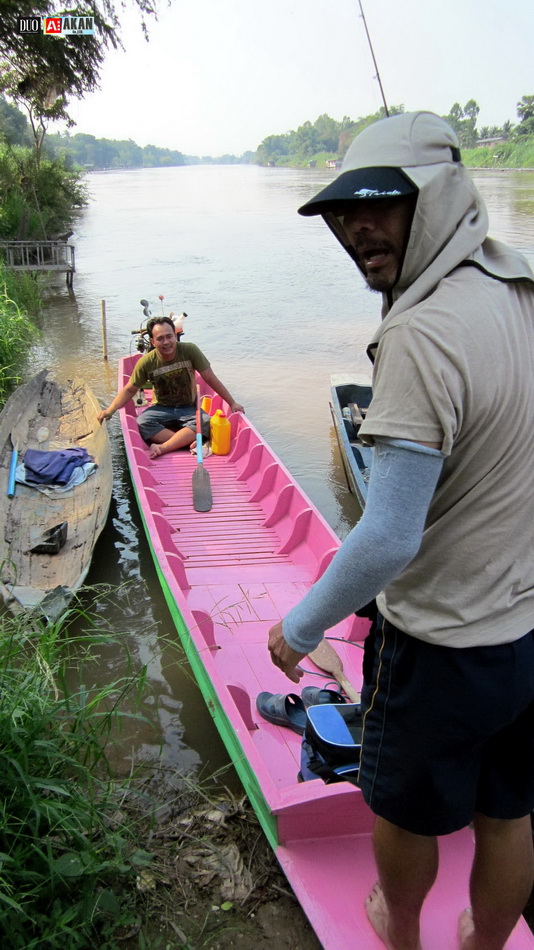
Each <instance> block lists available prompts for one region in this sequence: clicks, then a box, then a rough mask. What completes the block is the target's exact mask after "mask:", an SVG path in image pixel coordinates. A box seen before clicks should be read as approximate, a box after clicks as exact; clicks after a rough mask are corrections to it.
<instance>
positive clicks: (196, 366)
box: [130, 343, 210, 408]
mask: <svg viewBox="0 0 534 950" xmlns="http://www.w3.org/2000/svg"><path fill="white" fill-rule="evenodd" d="M209 365H210V363H209V360H208V359H206V357H205V356H204V354H203V352H202V350H199V348H198V346H196V345H195V344H194V343H177V344H176V355H175V357H174V359H173V360H170V361H169V362H168V363H167V362H165V361H164V360H162V359H161V358H160V357H159V356H158V352H157V350H151V351H150V353H145V355H144V356H142V357H141V359H140V360H138V362H137V363H136V365H135V368H134V371H133V373H132V375H131V377H130V382H131V383H132V384H133V385H134V386H138V387H139V389H143V388H144V387H145V386H146V385H147V383H149V384H150V385H151V386H152V387H153V390H154V397H153V400H152V403H153V404H154V403H156V402H157V403H159V404H160V405H161V406H172V407H174V408H176V407H179V406H190V405H192V404H193V403H195V401H196V388H195V370H197V371H198V372H199V373H202V372H203V371H204V370H205V369H208V367H209Z"/></svg>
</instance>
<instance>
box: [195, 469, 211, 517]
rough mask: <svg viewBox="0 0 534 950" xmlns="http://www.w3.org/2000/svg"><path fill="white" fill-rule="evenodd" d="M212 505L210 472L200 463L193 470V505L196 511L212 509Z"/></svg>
mask: <svg viewBox="0 0 534 950" xmlns="http://www.w3.org/2000/svg"><path fill="white" fill-rule="evenodd" d="M212 505H213V498H212V495H211V481H210V476H209V472H208V471H206V469H205V468H204V466H203V465H202V463H199V464H198V465H197V467H196V468H195V471H194V472H193V507H194V509H195V511H211V506H212Z"/></svg>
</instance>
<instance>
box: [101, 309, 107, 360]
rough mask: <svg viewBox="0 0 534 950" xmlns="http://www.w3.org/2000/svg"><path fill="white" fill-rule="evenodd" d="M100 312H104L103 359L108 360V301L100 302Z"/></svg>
mask: <svg viewBox="0 0 534 950" xmlns="http://www.w3.org/2000/svg"><path fill="white" fill-rule="evenodd" d="M100 310H101V312H102V359H104V360H107V358H108V341H107V335H106V301H105V300H101V301H100Z"/></svg>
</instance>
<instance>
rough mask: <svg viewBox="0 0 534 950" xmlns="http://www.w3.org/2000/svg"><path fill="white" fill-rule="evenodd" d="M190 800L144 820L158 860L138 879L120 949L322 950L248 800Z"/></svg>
mask: <svg viewBox="0 0 534 950" xmlns="http://www.w3.org/2000/svg"><path fill="white" fill-rule="evenodd" d="M189 797H190V798H192V799H193V804H190V805H189V807H186V808H185V809H183V808H182V805H183V802H182V803H181V804H180V806H179V807H178V808H177V809H176V811H173V809H172V808H171V809H169V808H168V806H165V807H164V808H162V809H160V812H159V815H158V817H157V820H156V823H155V824H154V825H153V826H152V821H151V820H150V819H149V818H148V817H147V818H142V819H139V816H137V817H136V821H137V823H138V830H139V834H138V836H137V840H138V844H139V846H140V847H141V848H143V850H145V851H147V852H148V853H149V854H150V855H151V856H152V861H151V863H150V864H149V865H148V867H147V868H146V869H144V870H142V871H140V873H139V875H138V877H137V893H136V895H135V913H134V915H133V916H134V917H135V920H134V922H133V923H131V922H129V923H128V924H126V925H125V926H124V927H122V928H120V929H119V930H116V931H115V934H114V936H115V939H116V940H117V941H118V942H119V943H120V946H123V947H125V948H126V950H139V947H146V948H151V950H152V948H158V950H160V948H161V950H200V948H205V950H230V948H232V950H233V948H236V950H286V948H287V950H321V944H320V943H319V941H318V940H317V937H316V936H315V934H314V932H313V930H312V928H311V927H310V925H309V923H308V921H307V919H306V917H305V915H304V913H303V912H302V910H301V908H300V905H299V904H298V902H297V899H296V898H295V896H294V895H293V893H292V891H291V889H290V887H289V885H288V883H287V880H286V878H285V876H284V875H283V873H282V871H281V870H280V868H279V865H278V862H277V861H276V858H275V856H274V854H273V852H272V850H271V848H270V847H269V845H268V843H267V839H266V838H265V835H264V834H263V831H262V830H261V828H260V826H259V824H258V822H257V819H256V817H255V815H254V813H253V811H252V809H251V806H250V805H249V803H248V800H247V799H245V798H243V799H236V798H235V797H233V796H232V795H231V794H230V793H228V794H225V795H224V796H219V797H218V798H216V799H215V798H214V799H211V798H204V799H203V798H202V796H201V795H199V793H198V790H196V791H195V792H194V793H193V794H192V795H190V796H189ZM180 809H182V810H180ZM127 818H128V820H131V818H132V816H131V814H129V815H128V816H127Z"/></svg>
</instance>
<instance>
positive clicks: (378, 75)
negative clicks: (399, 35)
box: [358, 0, 389, 119]
mask: <svg viewBox="0 0 534 950" xmlns="http://www.w3.org/2000/svg"><path fill="white" fill-rule="evenodd" d="M358 4H359V7H360V13H361V17H362V20H363V25H364V27H365V33H366V36H367V42H368V43H369V49H370V50H371V56H372V57H373V63H374V67H375V69H376V76H375V79H378V85H379V86H380V92H381V94H382V102H383V103H384V109H385V110H386V115H387V117H388V119H389V109H388V104H387V102H386V97H385V95H384V90H383V89H382V80H381V79H380V73H379V72H378V66H377V64H376V59H375V54H374V50H373V44H372V43H371V37H370V36H369V30H368V29H367V23H366V20H365V14H364V12H363V7H362V0H358Z"/></svg>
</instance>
